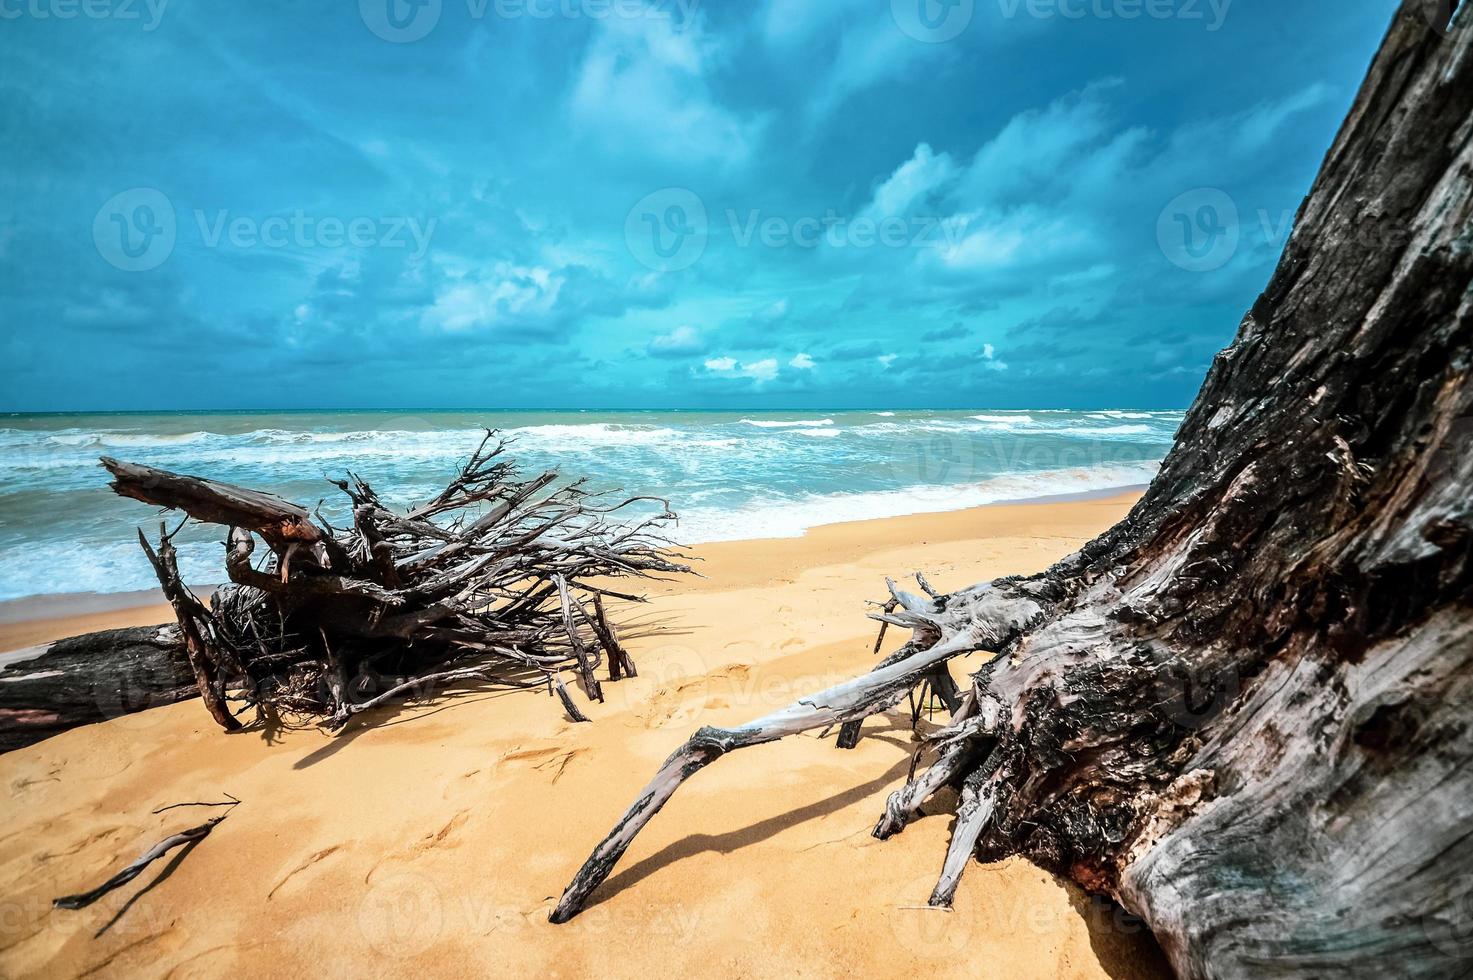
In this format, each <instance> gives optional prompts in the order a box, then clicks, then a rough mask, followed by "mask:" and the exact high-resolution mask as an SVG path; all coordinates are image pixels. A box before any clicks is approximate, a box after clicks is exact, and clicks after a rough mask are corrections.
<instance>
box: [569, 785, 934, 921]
mask: <svg viewBox="0 0 1473 980" xmlns="http://www.w3.org/2000/svg"><path fill="white" fill-rule="evenodd" d="M909 768H910V759H909V758H904V759H900V760H899V761H897V762H896V763H895V765H893V766H891V767H890V768H889V769H887V770H885V772H883V773H882V774H880V775H879V776H878V777H876V778H875V779H872V780H870V781H869V782H867V783H863V784H861V785H859V786H854V787H851V788H850V789H847V790H845V791H844V792H842V793H837V794H835V795H833V796H830V797H828V798H827V799H823V800H817V801H815V802H813V803H810V804H808V805H807V806H803V807H799V808H798V809H796V810H789V811H788V812H787V813H780V814H778V815H777V816H775V817H769V818H767V819H766V820H762V821H759V822H757V823H754V824H752V825H751V826H749V827H743V828H742V829H740V830H733V831H730V832H728V833H725V834H691V835H689V836H687V837H683V838H681V839H680V840H678V841H676V842H674V843H673V844H670V845H668V846H666V847H665V848H664V849H663V850H661V851H659V852H657V853H655V854H652V855H650V856H649V857H647V858H645V859H644V860H643V861H640V862H639V863H638V864H634V865H631V866H630V867H628V868H625V869H624V870H623V871H621V872H619V873H618V874H616V875H614V877H612V878H610V879H609V880H608V881H606V882H604V884H603V885H602V886H600V887H599V889H598V890H597V891H595V892H594V893H593V895H592V896H591V900H590V901H589V903H588V905H587V908H592V907H594V906H595V905H601V904H603V902H605V901H606V900H608V899H609V898H611V897H613V896H614V895H617V894H619V893H620V892H621V891H623V890H624V889H626V888H629V887H631V886H633V885H636V884H638V883H639V882H641V881H643V880H644V879H645V878H648V877H649V876H650V875H652V874H654V873H655V872H657V871H659V870H660V869H661V868H664V867H665V866H666V865H669V864H672V863H674V862H676V861H680V860H682V859H684V858H688V857H691V856H692V855H695V854H703V853H708V852H715V853H717V854H731V853H733V852H735V851H738V850H741V849H742V848H743V847H746V846H747V845H749V844H755V843H758V842H759V841H764V840H767V839H768V838H770V837H773V836H774V835H776V834H779V833H781V832H782V831H784V830H787V829H788V828H789V827H793V826H795V825H797V824H800V823H803V822H805V821H808V820H813V819H815V818H817V817H824V816H828V815H830V814H832V813H837V812H838V811H840V810H842V809H844V808H845V807H847V806H849V805H850V804H852V803H857V802H859V801H860V800H862V799H864V798H865V797H867V796H869V795H870V794H871V793H874V792H875V791H877V790H880V789H883V788H884V787H885V786H887V785H889V784H892V783H896V782H897V781H899V780H903V779H904V778H905V774H906V771H907V770H908V769H909ZM876 817H877V818H878V814H877V815H876ZM856 829H859V828H856Z"/></svg>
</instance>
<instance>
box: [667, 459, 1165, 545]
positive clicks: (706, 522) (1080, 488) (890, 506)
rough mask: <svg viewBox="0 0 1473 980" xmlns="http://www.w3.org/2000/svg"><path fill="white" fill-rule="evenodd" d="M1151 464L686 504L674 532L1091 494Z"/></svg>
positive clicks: (785, 526)
mask: <svg viewBox="0 0 1473 980" xmlns="http://www.w3.org/2000/svg"><path fill="white" fill-rule="evenodd" d="M1157 469H1158V465H1157V464H1155V463H1142V464H1139V465H1110V466H1098V467H1088V468H1081V469H1067V470H1043V471H1039V472H1035V473H1011V474H1005V475H1002V476H996V477H992V478H990V479H987V480H983V481H981V482H978V483H973V484H967V485H962V486H915V487H907V488H906V489H903V490H876V491H869V492H865V493H826V494H809V495H804V496H801V497H797V498H791V499H787V500H768V501H762V502H754V503H751V504H747V505H745V506H743V507H739V508H734V509H714V508H712V509H708V508H703V507H699V506H697V507H693V508H690V509H688V510H687V511H686V513H685V514H684V515H683V516H682V517H681V521H680V532H679V536H680V537H681V539H682V540H687V541H690V542H691V543H693V544H700V543H705V542H710V541H740V540H745V539H748V538H795V537H800V536H801V535H802V534H803V533H804V532H805V531H807V530H808V529H810V528H814V527H819V526H822V525H825V524H842V523H845V522H848V521H867V520H878V519H881V518H886V517H899V516H901V515H904V514H936V513H943V512H947V511H953V510H965V509H967V508H969V507H981V506H984V505H986V504H995V503H1000V502H1003V501H1011V500H1034V499H1042V498H1048V497H1055V496H1063V495H1068V494H1078V493H1091V492H1098V491H1104V490H1111V489H1116V488H1125V487H1131V486H1139V485H1141V484H1145V483H1149V482H1150V481H1151V479H1152V478H1153V477H1154V476H1155V475H1156V470H1157Z"/></svg>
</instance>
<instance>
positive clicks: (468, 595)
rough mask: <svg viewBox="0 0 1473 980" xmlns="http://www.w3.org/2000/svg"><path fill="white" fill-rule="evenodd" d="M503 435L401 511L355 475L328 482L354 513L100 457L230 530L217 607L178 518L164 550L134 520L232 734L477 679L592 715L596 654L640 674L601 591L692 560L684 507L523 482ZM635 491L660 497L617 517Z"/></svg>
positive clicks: (162, 498)
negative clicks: (343, 523) (337, 515)
mask: <svg viewBox="0 0 1473 980" xmlns="http://www.w3.org/2000/svg"><path fill="white" fill-rule="evenodd" d="M507 445H508V444H507V442H506V440H504V439H501V438H499V437H498V436H497V434H496V433H495V432H494V431H491V430H488V431H487V433H486V437H485V439H483V440H482V442H481V444H480V446H479V447H478V448H477V449H476V451H475V452H474V453H473V454H472V455H471V457H470V459H469V460H468V461H466V463H465V464H464V465H463V466H462V467H461V469H460V472H459V473H458V474H457V475H456V477H455V478H454V479H453V480H451V481H450V483H449V485H448V486H446V488H445V489H444V490H443V491H441V492H440V493H439V494H438V495H436V496H435V497H434V499H432V500H430V501H428V502H426V503H423V504H420V505H418V506H414V507H411V508H409V509H408V510H405V511H399V510H396V509H394V508H392V507H390V506H389V505H388V504H386V503H384V501H383V500H382V499H381V497H380V496H379V494H378V493H377V492H376V491H375V490H374V489H373V487H371V486H369V484H368V483H366V482H365V481H364V480H362V479H360V478H359V477H357V476H356V475H353V474H349V476H348V478H347V479H345V480H334V481H331V482H333V483H334V484H335V485H336V486H337V488H338V489H339V490H341V491H342V492H343V493H344V494H345V495H346V496H347V497H348V499H349V500H350V501H351V503H352V526H351V527H334V526H333V525H332V524H331V523H330V522H329V521H328V520H327V519H325V518H324V517H323V516H322V514H321V509H320V507H319V508H318V510H317V511H315V512H313V513H309V512H308V511H307V510H306V508H303V507H301V506H299V505H297V504H293V503H289V502H287V501H285V500H282V499H280V498H278V497H275V496H272V495H271V494H267V493H262V492H260V491H256V490H250V489H247V488H244V487H238V486H233V485H231V484H226V483H219V482H216V481H212V480H206V479H202V478H199V477H193V476H185V475H181V474H176V473H171V472H168V471H165V470H159V469H154V468H151V467H147V466H140V465H137V464H132V463H125V462H119V461H117V460H113V459H108V458H105V457H104V458H103V460H102V464H103V466H104V467H106V468H107V470H108V471H109V472H110V473H111V474H112V475H113V478H114V479H113V483H112V488H113V489H114V490H115V491H116V492H117V493H119V494H121V495H123V496H127V497H132V498H134V499H137V500H141V501H144V502H145V503H151V504H156V505H159V506H162V507H165V508H169V509H178V510H182V511H184V512H185V513H186V514H187V515H189V517H190V518H193V519H195V520H198V521H202V522H207V523H215V524H221V525H224V526H226V527H228V528H229V535H228V538H227V541H226V558H225V569H226V574H227V576H228V577H229V580H230V584H229V585H226V586H224V587H222V588H221V589H219V590H218V591H217V592H215V594H214V595H213V596H212V597H211V600H210V604H209V606H208V607H207V606H206V605H205V604H204V603H202V602H201V601H200V600H199V599H198V598H197V597H196V596H195V595H194V594H193V593H192V592H190V590H189V589H187V588H186V587H185V586H184V584H183V582H182V581H181V579H180V576H179V569H178V564H177V560H176V555H175V550H174V546H173V543H172V538H173V535H174V534H176V533H177V529H176V530H175V531H174V532H169V531H168V530H167V529H165V528H162V527H161V529H160V541H159V544H158V547H157V548H154V547H153V546H152V545H150V543H149V542H148V540H147V539H146V538H145V537H144V535H143V533H142V531H140V532H139V539H140V542H141V543H142V545H143V548H144V551H145V552H146V553H147V555H148V557H149V560H150V561H151V562H152V563H153V566H154V570H155V572H156V573H157V574H158V578H159V582H160V584H161V585H162V586H163V589H164V592H165V594H166V595H167V596H168V598H169V601H170V602H171V604H172V605H173V607H174V611H175V614H176V617H177V618H178V620H179V625H180V629H181V632H182V634H183V638H184V642H185V646H186V649H187V652H188V655H189V660H190V665H191V667H192V669H193V670H194V673H195V678H196V681H197V682H198V684H199V687H200V693H201V695H202V697H203V698H204V701H205V704H206V707H207V708H208V709H209V710H210V712H211V714H212V715H213V716H214V717H215V719H216V721H217V722H219V723H220V725H221V726H222V727H224V728H226V729H227V730H230V729H233V728H237V727H239V724H240V723H239V721H238V720H237V716H238V715H239V714H241V713H242V712H243V711H244V710H246V709H248V708H255V709H257V711H258V712H260V713H261V715H262V716H263V718H264V719H265V720H268V721H282V720H285V721H293V720H298V719H304V718H305V719H311V720H317V721H320V722H322V723H323V724H325V725H326V726H327V727H329V728H333V729H337V728H341V727H342V726H343V725H344V724H345V723H346V722H347V721H348V719H350V718H351V717H352V716H353V715H355V714H358V713H360V712H362V711H366V710H368V709H369V708H373V707H376V706H378V705H381V704H384V703H385V702H388V701H391V700H394V699H398V698H403V697H407V696H414V695H423V694H426V693H428V692H429V691H431V690H443V689H444V688H446V687H447V686H454V685H464V684H471V683H479V684H489V685H497V686H512V687H545V688H546V689H548V690H550V691H551V692H553V693H555V694H557V695H558V696H559V697H560V699H561V700H562V703H563V706H564V708H565V709H566V710H567V712H568V713H569V715H570V716H571V717H572V718H574V719H575V720H578V721H584V720H587V719H585V718H584V717H583V715H582V713H581V712H580V711H579V710H578V708H577V706H576V704H575V703H574V701H573V699H572V698H571V697H570V695H569V693H568V691H567V688H566V685H565V684H564V682H563V675H565V674H572V675H573V677H574V678H575V679H576V682H577V684H578V685H579V686H581V687H582V688H583V691H584V694H585V695H586V696H587V697H588V698H590V699H593V700H602V699H603V693H602V690H601V685H600V682H599V679H598V677H597V674H596V672H597V671H598V670H599V668H600V667H602V666H604V665H605V664H607V667H608V672H609V678H610V679H611V680H617V679H619V677H620V676H622V675H631V676H632V675H633V674H634V672H635V666H634V663H633V661H632V660H631V659H630V657H629V654H628V653H627V651H625V649H624V648H623V646H622V645H621V644H620V641H619V636H618V633H617V631H616V630H615V628H614V625H613V623H612V622H611V621H610V619H609V616H608V614H607V612H606V610H605V604H604V600H605V599H617V600H626V601H633V602H639V601H643V597H642V596H639V595H634V594H630V593H628V592H620V591H614V590H613V589H612V588H610V584H611V583H613V582H615V581H616V580H618V579H620V578H654V577H658V576H660V575H661V574H665V573H678V572H689V571H690V568H689V566H688V565H686V564H685V563H684V561H685V560H686V556H684V555H682V554H680V553H679V552H678V550H676V546H675V545H674V544H673V543H672V542H670V541H669V540H667V539H666V538H665V537H663V536H662V535H661V533H660V531H661V530H662V529H663V528H664V527H665V526H666V525H668V524H669V523H670V522H672V521H674V520H675V515H674V514H673V513H671V511H670V508H669V505H668V504H667V502H666V501H664V500H662V499H659V498H654V497H629V498H623V499H620V498H617V497H615V496H613V492H612V491H606V492H589V491H588V490H586V489H585V482H584V481H582V480H578V481H575V482H573V483H570V484H566V485H562V486H557V485H556V484H557V482H558V474H557V473H556V471H551V472H547V473H543V474H542V475H540V476H538V477H536V478H534V479H531V480H525V481H522V480H519V479H517V471H516V467H515V465H514V464H513V463H512V462H511V461H510V460H508V459H507V458H505V456H504V453H505V451H506V449H507ZM639 501H653V502H654V503H656V504H658V505H659V507H660V510H659V512H658V513H657V514H655V515H654V516H652V517H647V518H645V519H642V520H631V521H628V522H621V521H620V520H619V519H618V518H617V516H616V515H619V514H620V513H621V512H625V509H626V508H628V507H630V505H632V504H635V503H637V502H639ZM181 527H182V525H181ZM258 541H259V542H260V543H264V545H265V551H264V553H262V554H259V555H258V553H257V546H258Z"/></svg>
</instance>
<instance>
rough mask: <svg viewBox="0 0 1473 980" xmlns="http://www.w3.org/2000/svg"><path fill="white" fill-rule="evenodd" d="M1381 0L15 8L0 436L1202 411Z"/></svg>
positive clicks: (1354, 81) (3, 167)
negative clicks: (143, 413) (574, 413)
mask: <svg viewBox="0 0 1473 980" xmlns="http://www.w3.org/2000/svg"><path fill="white" fill-rule="evenodd" d="M1394 7H1395V4H1394V3H1393V2H1391V0H1384V2H1381V0H1356V2H1351V3H1346V2H1344V0H1293V2H1285V0H971V2H968V0H950V3H949V5H948V4H943V3H942V2H941V0H894V2H891V0H827V2H823V3H819V2H816V0H740V2H737V0H728V2H719V3H718V2H716V0H705V2H699V0H683V2H677V0H662V2H659V3H654V4H651V3H646V2H638V0H414V3H413V4H411V3H410V2H409V0H361V2H360V0H317V2H302V0H291V2H286V0H253V2H251V3H239V2H226V0H0V46H3V52H0V54H3V56H0V89H3V104H4V106H5V110H4V112H3V114H0V268H3V270H4V275H3V277H0V331H3V333H0V410H7V411H64V410H83V409H96V410H139V409H151V408H160V409H204V408H226V409H230V408H355V407H362V408H371V407H390V408H403V407H421V408H436V407H442V408H474V407H484V408H493V407H513V408H515V407H526V408H662V407H683V408H723V407H724V408H739V409H759V408H774V409H779V408H783V409H786V408H794V409H798V408H807V407H819V408H822V407H832V408H839V407H855V408H866V407H875V408H905V407H999V408H1008V407H1013V408H1024V407H1111V406H1113V407H1145V408H1171V407H1182V406H1185V405H1186V404H1188V403H1189V402H1190V400H1191V398H1192V396H1193V394H1194V393H1195V391H1196V389H1197V387H1198V386H1199V385H1200V383H1201V380H1202V377H1203V375H1204V374H1205V372H1206V369H1207V365H1208V363H1209V361H1210V360H1211V357H1212V355H1213V353H1214V352H1215V351H1217V350H1218V349H1219V348H1220V347H1222V346H1223V345H1224V344H1225V343H1226V342H1227V341H1228V340H1230V339H1231V337H1232V334H1233V332H1234V331H1235V329H1236V327H1237V324H1238V321H1239V319H1240V318H1241V316H1242V314H1243V312H1244V310H1245V309H1246V308H1247V306H1248V305H1249V304H1250V303H1251V302H1252V300H1253V298H1254V297H1255V296H1256V295H1257V293H1258V292H1259V290H1261V288H1262V287H1263V285H1264V284H1265V283H1266V281H1267V277H1268V275H1269V273H1270V272H1271V270H1272V267H1273V264H1274V261H1275V260H1276V258H1277V255H1278V253H1279V251H1280V249H1281V247H1282V244H1283V241H1284V239H1285V238H1286V236H1287V234H1288V231H1289V227H1290V219H1291V218H1292V214H1293V211H1294V209H1295V208H1297V206H1298V204H1299V202H1300V200H1301V199H1302V197H1303V195H1304V193H1305V192H1306V191H1307V190H1308V187H1309V185H1310V182H1311V181H1312V179H1313V177H1314V174H1315V171H1316V169H1317V168H1318V165H1319V162H1320V159H1321V158H1322V156H1323V154H1324V152H1325V150H1326V149H1327V147H1328V146H1329V143H1330V141H1331V139H1332V138H1333V136H1334V134H1335V132H1336V129H1337V128H1338V126H1339V123H1340V120H1341V119H1342V118H1343V116H1344V114H1345V111H1346V109H1347V108H1348V106H1349V104H1350V102H1351V100H1352V98H1353V96H1354V94H1355V90H1356V87H1357V86H1358V84H1359V82H1360V79H1361V77H1362V76H1363V74H1364V71H1365V68H1366V66H1367V64H1368V63H1369V60H1370V57H1371V55H1372V54H1373V53H1374V50H1375V48H1376V46H1377V44H1378V43H1379V41H1380V39H1381V37H1382V35H1383V34H1384V31H1385V29H1386V26H1387V24H1388V23H1389V20H1390V16H1391V13H1392V11H1393V9H1394Z"/></svg>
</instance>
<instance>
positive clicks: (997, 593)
mask: <svg viewBox="0 0 1473 980" xmlns="http://www.w3.org/2000/svg"><path fill="white" fill-rule="evenodd" d="M1021 591H1024V590H1016V591H1015V590H1012V589H1009V590H1006V591H1004V590H997V589H994V588H993V587H992V586H983V587H981V588H980V589H978V590H975V591H974V592H973V593H972V594H971V595H970V597H969V601H967V602H965V603H958V606H959V608H958V609H957V610H953V611H952V612H951V614H950V615H944V611H943V610H941V609H935V608H933V610H932V611H931V612H929V613H914V614H911V613H908V614H907V615H914V616H916V617H917V618H916V619H909V620H903V619H901V617H900V616H899V615H892V614H890V613H886V614H884V615H885V616H886V617H888V618H887V619H886V621H887V622H899V623H900V624H901V625H906V626H910V627H911V628H913V629H916V630H917V633H918V636H917V638H915V639H913V640H912V642H911V643H909V644H907V645H906V646H905V647H903V648H902V651H903V652H905V656H904V657H903V658H902V659H899V660H896V659H895V657H893V656H892V657H891V658H887V660H886V661H885V662H884V663H882V664H881V666H880V667H878V668H876V669H875V670H874V671H872V672H871V673H869V674H866V675H864V676H863V677H859V678H856V679H854V680H851V681H846V682H845V683H843V684H839V685H837V686H835V687H831V688H829V689H828V690H826V691H822V692H820V693H818V694H814V695H810V696H809V697H806V698H803V699H801V700H799V701H797V702H795V703H793V704H791V705H789V706H788V707H786V708H784V709H782V710H781V711H777V712H774V713H773V714H770V715H766V716H764V717H762V718H758V719H756V720H755V721H751V722H748V723H747V724H745V725H742V726H740V727H738V728H711V727H706V728H702V729H700V730H699V731H698V732H696V733H695V734H694V735H692V736H691V738H690V740H689V741H687V742H686V743H685V745H683V746H681V747H680V748H679V749H677V750H676V752H675V754H673V755H672V756H670V758H669V759H667V760H666V762H665V764H664V765H663V766H661V767H660V771H659V772H657V773H656V774H655V778H654V779H653V780H651V782H650V784H649V785H648V786H646V787H645V789H644V791H643V792H642V793H640V795H639V797H638V799H636V800H635V801H634V805H633V806H631V807H630V808H629V810H628V812H627V813H625V814H624V816H623V817H622V818H621V819H620V820H619V822H618V823H617V824H615V825H614V829H613V830H612V831H611V832H610V833H609V835H608V836H607V837H605V838H604V840H603V842H602V843H600V844H599V845H598V847H597V848H595V849H594V851H593V853H592V854H591V855H590V856H589V858H588V860H587V861H585V862H584V863H583V866H582V867H581V868H580V869H579V870H578V873H577V874H576V875H574V877H573V880H572V882H571V883H570V884H569V885H568V887H567V889H566V890H565V891H564V892H563V895H562V898H561V899H560V900H559V901H558V903H557V906H556V907H555V908H554V909H553V911H552V914H551V915H550V916H549V917H548V918H549V919H550V920H551V921H553V922H566V921H568V920H569V919H571V918H572V917H573V916H575V915H577V914H578V913H579V912H580V911H582V910H583V907H584V906H585V905H586V904H587V902H588V899H589V897H590V896H591V895H592V894H593V892H594V890H595V889H597V888H598V886H599V885H601V884H602V883H603V882H604V880H605V879H606V878H608V876H609V874H610V873H611V872H612V871H613V869H614V865H615V864H617V863H618V861H619V859H620V858H621V857H623V855H624V852H625V851H626V850H628V849H629V845H630V844H631V843H633V841H634V838H635V836H636V835H638V833H639V832H640V830H642V829H643V828H644V826H645V824H647V823H649V821H650V820H651V819H652V818H653V817H654V815H655V814H656V813H659V812H660V808H661V807H663V806H664V805H665V803H666V801H668V800H669V799H670V797H671V796H673V795H674V793H675V791H676V790H677V789H678V788H679V787H680V784H681V783H683V782H685V781H686V780H687V779H689V778H690V777H691V776H693V775H695V774H696V773H697V772H700V771H701V770H702V769H704V768H705V767H706V766H708V765H710V764H711V763H712V762H715V761H716V760H717V759H719V758H720V757H721V756H723V755H725V754H727V753H728V752H733V751H735V750H737V749H742V748H746V747H748V746H751V745H761V744H764V743H766V742H775V741H777V740H778V739H780V738H783V737H785V736H788V735H796V734H798V733H800V732H805V731H810V730H812V729H815V728H825V727H828V726H830V725H835V724H845V723H852V722H857V721H859V720H860V719H863V718H866V717H868V716H869V715H872V714H877V713H879V712H881V711H886V710H888V709H889V708H892V707H894V706H895V705H896V704H898V703H900V701H901V700H902V699H903V698H904V697H905V696H906V694H907V693H908V692H909V691H910V690H911V689H912V688H913V687H915V685H916V684H917V683H919V682H920V681H921V680H922V679H923V678H925V677H926V676H927V675H929V674H930V673H932V672H933V671H935V670H936V669H938V668H944V666H945V664H946V663H947V661H949V660H951V659H952V658H953V657H956V656H958V655H960V654H963V653H968V652H970V651H972V650H977V649H980V648H982V647H983V646H984V645H985V646H994V645H995V646H996V647H1000V646H1002V645H1004V644H1005V643H1006V642H1007V641H1009V640H1011V639H1012V638H1013V637H1015V636H1017V635H1018V634H1019V633H1020V632H1021V630H1023V629H1025V628H1026V627H1027V626H1028V624H1030V623H1031V622H1033V621H1034V620H1035V619H1036V617H1037V616H1038V615H1039V614H1040V612H1041V609H1040V606H1039V605H1038V603H1037V602H1035V601H1034V600H1033V599H1032V598H1031V597H1030V596H1027V595H1023V594H1019V592H1021ZM963 607H964V608H963ZM877 618H878V617H877ZM938 638H940V639H938ZM922 644H924V646H923V645H922ZM892 661H894V662H892ZM979 832H980V831H979Z"/></svg>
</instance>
